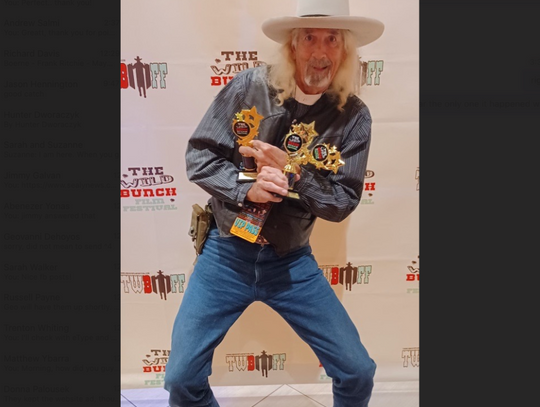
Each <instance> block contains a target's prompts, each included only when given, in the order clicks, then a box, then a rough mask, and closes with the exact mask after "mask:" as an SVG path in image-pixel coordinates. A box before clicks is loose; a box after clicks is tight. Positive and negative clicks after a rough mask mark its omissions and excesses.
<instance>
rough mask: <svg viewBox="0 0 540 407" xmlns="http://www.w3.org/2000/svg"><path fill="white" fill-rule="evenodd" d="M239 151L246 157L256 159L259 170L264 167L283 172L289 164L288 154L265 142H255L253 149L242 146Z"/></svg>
mask: <svg viewBox="0 0 540 407" xmlns="http://www.w3.org/2000/svg"><path fill="white" fill-rule="evenodd" d="M238 151H240V154H242V155H244V156H247V157H253V158H255V161H256V162H257V166H258V169H259V170H260V169H261V168H262V167H264V166H270V167H274V168H277V169H280V170H281V169H283V167H284V166H285V164H287V153H286V152H285V151H283V150H281V149H279V148H278V147H275V146H273V145H271V144H268V143H265V142H264V141H260V140H253V141H252V142H251V147H249V146H241V147H240V148H239V149H238Z"/></svg>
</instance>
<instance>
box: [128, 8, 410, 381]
mask: <svg viewBox="0 0 540 407" xmlns="http://www.w3.org/2000/svg"><path fill="white" fill-rule="evenodd" d="M350 11H351V15H360V16H367V17H373V18H377V19H379V20H381V21H383V22H384V24H385V27H386V28H385V32H384V34H383V35H382V37H381V38H380V39H378V40H377V41H376V42H374V43H372V44H369V45H367V46H365V47H363V48H361V49H360V58H359V63H360V64H361V66H362V73H361V75H362V83H363V85H362V87H361V89H360V97H361V98H362V99H363V100H364V101H365V102H366V104H367V105H368V106H369V108H370V111H371V114H372V118H373V127H372V144H371V151H370V156H369V161H368V168H367V173H366V179H365V189H364V192H363V196H362V201H361V203H360V205H359V206H358V208H357V210H356V211H355V212H354V213H353V214H352V215H351V216H350V217H349V218H347V219H346V220H345V221H343V222H341V223H331V222H326V221H324V220H320V219H319V220H317V223H316V227H315V231H314V233H313V235H312V239H311V243H312V246H313V250H314V254H315V256H316V259H317V261H318V263H319V265H320V267H321V269H322V270H323V271H324V273H325V275H326V277H327V278H328V283H329V284H331V286H332V287H333V288H334V290H335V292H336V294H337V295H338V296H339V298H340V300H341V301H342V302H343V304H344V305H345V307H346V308H347V310H348V311H349V313H350V315H351V317H352V319H353V320H354V322H355V323H356V325H357V327H358V330H359V332H360V336H361V338H362V341H363V343H364V344H365V345H366V347H367V349H368V350H369V352H370V354H371V356H372V357H373V359H374V360H375V361H376V362H377V365H378V369H377V373H376V377H375V380H376V381H377V380H378V381H401V380H404V381H407V380H418V378H419V366H420V348H419V283H420V282H419V280H420V254H419V193H420V192H419V191H420V168H419V9H418V2H417V1H413V0H350ZM295 13H296V2H295V1H294V0H272V1H263V0H229V1H225V2H224V1H221V0H198V1H192V0H153V1H146V0H123V1H122V2H121V59H120V75H121V89H120V92H121V109H122V119H121V127H122V128H121V137H122V139H121V142H122V157H121V179H120V186H121V191H120V210H121V214H122V215H121V216H122V217H121V221H122V226H121V227H122V236H121V243H122V256H121V273H120V291H121V308H122V314H121V327H122V328H121V348H122V349H121V373H122V375H121V386H122V388H146V387H162V386H163V378H164V374H165V365H166V363H167V359H168V355H169V351H170V335H171V328H172V324H173V320H174V318H175V316H176V313H177V310H178V307H179V305H180V303H181V302H182V297H183V295H184V291H185V289H186V287H187V286H188V284H189V278H190V275H191V272H192V270H193V261H194V260H195V251H194V248H193V244H192V242H191V238H190V237H189V236H188V229H189V224H190V220H191V210H192V205H193V204H195V203H198V204H200V205H201V206H204V204H205V203H206V201H207V199H208V195H207V194H206V193H205V192H204V191H203V190H202V189H200V188H199V187H197V186H196V185H195V184H192V183H190V182H189V181H188V180H187V177H186V170H185V161H184V153H185V149H186V145H187V140H188V138H189V137H190V136H191V134H192V132H193V131H194V129H195V127H196V126H197V124H198V122H199V120H200V119H201V118H202V116H203V114H204V113H205V111H206V109H207V108H208V106H209V105H210V103H211V102H212V99H213V98H214V97H215V96H216V95H217V93H218V92H219V91H220V90H221V89H222V88H223V86H225V84H227V82H228V81H229V80H231V78H233V77H234V76H235V74H236V73H238V72H240V71H242V70H244V69H247V68H250V67H253V66H257V65H259V64H265V63H270V62H271V61H272V58H273V57H274V55H275V53H276V50H277V44H276V43H274V42H273V41H271V40H270V39H268V38H267V37H266V36H265V35H264V34H263V33H262V31H261V29H260V27H261V23H262V22H263V21H264V20H265V19H267V18H269V17H276V16H285V15H295ZM231 120H232V118H231ZM216 278H219V276H216ZM336 335H339V332H336ZM335 351H336V353H340V352H344V351H346V350H345V349H339V348H338V349H336V350H335ZM329 381H330V378H329V377H328V376H326V374H325V371H324V369H323V368H322V367H321V366H320V364H319V361H318V360H317V358H316V356H315V354H314V353H313V352H312V351H311V349H310V348H309V347H308V346H307V345H306V344H305V343H304V342H302V341H301V340H300V339H299V338H298V337H297V336H296V334H295V333H294V332H293V331H292V329H291V328H290V327H289V326H288V325H287V324H286V323H285V322H284V321H283V320H282V319H281V317H279V315H278V314H276V313H275V312H274V311H273V310H272V309H270V308H268V307H267V306H265V305H264V304H262V303H255V304H253V305H251V306H250V307H249V308H248V309H247V311H246V312H245V313H244V314H243V315H242V316H241V317H240V319H239V320H238V321H237V322H236V324H235V325H233V327H232V328H231V330H230V331H229V333H228V335H227V336H226V338H225V340H224V341H223V342H222V343H221V344H220V345H219V347H218V348H217V349H216V352H215V356H214V363H213V374H212V375H211V377H210V382H211V384H213V385H243V384H279V383H284V384H291V383H318V382H329Z"/></svg>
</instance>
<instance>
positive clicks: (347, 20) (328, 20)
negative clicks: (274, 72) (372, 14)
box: [262, 0, 384, 48]
mask: <svg viewBox="0 0 540 407" xmlns="http://www.w3.org/2000/svg"><path fill="white" fill-rule="evenodd" d="M293 28H336V29H342V30H349V31H351V32H352V33H353V34H354V37H355V38H356V43H357V45H356V47H357V48H358V47H361V46H364V45H367V44H369V43H371V42H373V41H375V40H376V39H377V38H379V37H380V36H381V35H382V33H383V31H384V24H383V23H382V22H380V21H379V20H375V19H373V18H367V17H355V16H351V15H350V13H349V0H298V4H297V8H296V17H274V18H270V19H268V20H266V21H264V22H263V24H262V31H263V33H264V34H265V35H266V36H267V37H268V38H270V39H271V40H274V41H276V42H279V43H280V44H284V43H285V42H287V39H288V35H289V32H290V31H291V30H292V29H293Z"/></svg>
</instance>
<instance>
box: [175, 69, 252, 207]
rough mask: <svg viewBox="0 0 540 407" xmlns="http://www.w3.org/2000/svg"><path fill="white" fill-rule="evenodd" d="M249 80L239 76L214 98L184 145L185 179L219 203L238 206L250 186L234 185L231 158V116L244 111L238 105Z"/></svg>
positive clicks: (235, 171) (233, 143)
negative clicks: (223, 202)
mask: <svg viewBox="0 0 540 407" xmlns="http://www.w3.org/2000/svg"><path fill="white" fill-rule="evenodd" d="M248 83H249V76H248V75H245V74H242V73H239V74H237V75H236V76H235V77H234V78H233V79H232V80H230V81H229V82H228V83H227V85H225V87H224V88H223V89H221V91H220V92H219V93H218V94H217V96H216V97H215V99H214V100H213V102H212V103H211V105H210V107H209V108H208V110H207V111H206V113H205V114H204V116H203V118H202V120H201V121H200V123H199V125H198V126H197V127H196V129H195V131H194V133H193V134H192V136H191V137H190V139H189V141H188V145H187V148H186V154H185V159H186V172H187V177H188V179H189V180H190V181H191V182H193V183H195V184H197V185H198V186H200V187H201V188H202V189H203V190H205V191H206V192H208V193H209V194H210V195H212V196H214V197H216V198H217V199H219V200H221V201H225V202H228V203H231V204H233V205H236V206H242V204H243V202H244V198H245V196H246V194H247V191H248V190H249V188H250V186H251V185H249V184H246V183H239V182H237V179H238V168H237V167H236V166H235V164H234V154H235V151H237V150H238V146H237V145H236V136H235V134H234V133H233V132H232V121H233V119H234V114H235V113H237V112H239V111H241V110H242V109H245V108H246V106H243V104H242V101H243V99H244V94H245V89H246V86H248Z"/></svg>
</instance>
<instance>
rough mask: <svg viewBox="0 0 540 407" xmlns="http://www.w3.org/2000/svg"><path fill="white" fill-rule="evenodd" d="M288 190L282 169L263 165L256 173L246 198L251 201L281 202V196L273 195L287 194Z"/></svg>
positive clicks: (287, 183)
mask: <svg viewBox="0 0 540 407" xmlns="http://www.w3.org/2000/svg"><path fill="white" fill-rule="evenodd" d="M288 190H289V182H288V181H287V177H286V176H285V175H284V174H283V171H281V170H279V169H277V168H274V167H270V166H264V167H262V168H261V169H260V171H259V173H258V174H257V178H256V180H255V182H254V183H253V184H252V185H251V188H250V189H249V191H248V192H247V195H246V199H247V200H248V201H251V202H261V203H264V202H281V201H282V200H283V198H280V197H278V196H275V195H274V194H278V195H281V196H285V195H287V192H288Z"/></svg>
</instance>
